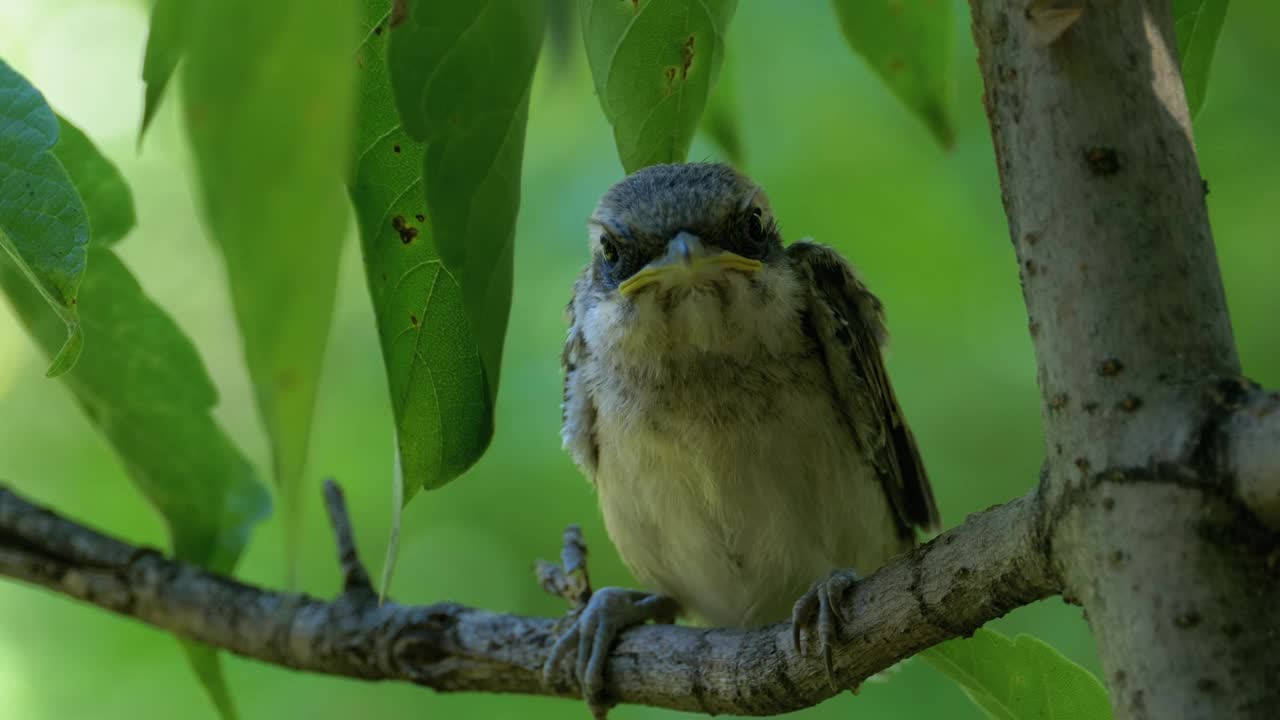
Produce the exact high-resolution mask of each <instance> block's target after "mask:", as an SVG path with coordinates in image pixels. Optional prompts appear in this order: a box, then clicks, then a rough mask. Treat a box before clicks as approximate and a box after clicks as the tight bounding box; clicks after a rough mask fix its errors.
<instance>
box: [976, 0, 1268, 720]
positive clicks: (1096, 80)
mask: <svg viewBox="0 0 1280 720" xmlns="http://www.w3.org/2000/svg"><path fill="white" fill-rule="evenodd" d="M1038 4H1039V5H1044V3H1038ZM970 6H971V7H972V10H973V34H974V39H975V41H976V43H977V46H978V51H979V66H980V68H981V70H982V75H983V81H984V84H985V88H986V95H985V103H986V107H987V114H988V119H989V121H990V125H991V133H992V139H993V141H994V144H995V150H996V162H997V166H998V169H999V172H1000V182H1001V186H1002V189H1003V196H1004V205H1005V212H1006V214H1007V215H1008V220H1009V230H1010V234H1011V236H1012V240H1013V244H1014V249H1015V250H1016V252H1017V257H1018V265H1019V272H1020V275H1021V280H1022V287H1023V295H1024V298H1025V300H1026V305H1027V312H1028V315H1029V319H1030V330H1031V334H1032V337H1033V341H1034V344H1035V350H1036V358H1037V361H1038V373H1037V374H1038V379H1039V383H1040V389H1041V397H1042V417H1043V421H1044V425H1045V445H1046V447H1047V448H1049V454H1048V458H1047V461H1046V463H1045V470H1046V473H1045V480H1044V482H1043V483H1042V484H1041V492H1042V493H1043V496H1044V499H1045V503H1046V504H1047V505H1048V506H1049V507H1052V508H1056V509H1055V510H1053V511H1051V513H1050V526H1049V528H1048V529H1047V532H1046V535H1047V540H1048V542H1049V543H1050V546H1051V550H1050V552H1051V556H1052V558H1053V563H1054V566H1055V567H1056V568H1059V570H1060V572H1061V576H1062V580H1063V585H1064V593H1065V594H1066V595H1068V596H1069V597H1071V598H1073V599H1076V601H1078V602H1079V603H1081V604H1082V605H1083V606H1084V608H1085V612H1086V614H1087V617H1088V619H1089V623H1090V626H1091V627H1092V629H1093V632H1094V635H1095V637H1096V638H1097V639H1098V650H1099V654H1100V656H1101V659H1102V663H1103V667H1104V669H1105V671H1106V678H1105V679H1106V682H1107V685H1108V688H1109V689H1110V691H1111V702H1112V706H1113V708H1114V709H1115V711H1116V717H1117V718H1119V719H1121V720H1124V719H1126V718H1135V719H1136V718H1165V717H1179V718H1206V719H1207V718H1224V717H1241V718H1245V717H1248V718H1259V719H1261V718H1271V717H1274V716H1275V712H1276V707H1280V685H1277V683H1276V681H1275V679H1276V678H1277V677H1280V654H1277V653H1276V652H1275V651H1274V646H1275V638H1276V637H1280V613H1277V612H1276V611H1275V598H1277V597H1280V574H1277V573H1276V571H1275V567H1276V562H1275V558H1276V555H1275V553H1276V548H1277V546H1278V545H1280V539H1278V538H1277V536H1276V535H1275V533H1273V532H1269V531H1268V530H1267V527H1266V525H1264V524H1263V522H1264V521H1266V522H1267V523H1268V524H1269V525H1270V526H1271V527H1272V528H1274V527H1276V523H1277V522H1280V520H1278V519H1277V514H1280V510H1278V509H1277V505H1278V504H1280V502H1278V500H1277V498H1278V497H1280V487H1277V486H1280V478H1278V477H1277V475H1278V474H1280V450H1277V447H1278V445H1277V443H1276V440H1277V436H1278V435H1280V420H1278V419H1276V415H1278V414H1280V413H1272V411H1271V410H1270V409H1268V408H1272V409H1273V408H1274V407H1275V401H1274V398H1273V399H1272V400H1270V401H1268V400H1265V399H1264V398H1262V397H1261V394H1260V393H1258V392H1257V390H1256V388H1255V387H1254V386H1253V385H1252V384H1251V383H1249V382H1248V381H1245V380H1243V379H1242V378H1240V377H1239V376H1240V363H1239V359H1238V358H1237V355H1236V349H1235V341H1234V338H1233V337H1232V332H1231V321H1230V317H1229V315H1228V312H1227V305H1226V300H1225V294H1224V292H1223V287H1222V280H1221V277H1220V276H1219V272H1218V264H1217V259H1216V257H1215V254H1214V247H1213V238H1212V235H1211V233H1210V230H1209V220H1208V212H1207V209H1206V206H1205V201H1204V185H1203V181H1202V179H1201V177H1200V171H1199V167H1198V164H1197V160H1196V151H1195V145H1194V141H1193V139H1192V128H1191V118H1190V116H1189V113H1188V110H1187V104H1186V99H1185V96H1184V92H1183V85H1182V78H1181V75H1180V72H1179V68H1178V56H1177V41H1176V38H1175V36H1174V32H1173V15H1172V12H1171V7H1170V3H1169V0H1130V1H1128V2H1113V1H1111V0H1079V1H1078V2H1074V3H1072V6H1073V7H1078V8H1080V12H1079V13H1078V14H1077V18H1076V19H1075V20H1074V21H1073V23H1072V24H1070V25H1069V27H1067V28H1066V29H1063V30H1061V32H1060V34H1059V35H1057V36H1055V37H1054V38H1053V39H1051V40H1050V41H1049V42H1048V43H1044V42H1037V37H1038V35H1037V32H1036V29H1035V28H1034V27H1032V23H1033V21H1034V18H1033V17H1032V15H1031V14H1028V13H1027V12H1024V11H1023V8H1026V7H1027V4H1026V3H1025V2H1017V3H1011V2H1009V1H1008V0H970ZM1245 407H1248V408H1251V409H1252V410H1254V411H1256V413H1255V414H1254V415H1250V413H1248V412H1244V411H1243V410H1242V408H1245ZM1268 417H1269V418H1270V419H1269V420H1268V419H1267V418H1268ZM1267 518H1269V520H1267Z"/></svg>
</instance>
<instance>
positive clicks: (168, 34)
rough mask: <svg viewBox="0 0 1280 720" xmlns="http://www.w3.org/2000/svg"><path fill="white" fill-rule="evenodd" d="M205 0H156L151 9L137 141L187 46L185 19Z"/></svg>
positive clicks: (153, 115)
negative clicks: (142, 102) (143, 97)
mask: <svg viewBox="0 0 1280 720" xmlns="http://www.w3.org/2000/svg"><path fill="white" fill-rule="evenodd" d="M198 2H203V0H157V2H156V4H155V7H153V8H152V9H151V29H150V31H149V32H148V33H147V50H146V53H145V55H143V58H142V81H143V82H144V83H146V84H147V91H146V98H145V100H144V104H143V106H142V127H140V128H139V129H138V141H139V142H141V141H142V136H143V135H145V134H146V133H147V128H148V127H150V126H151V121H152V120H153V119H155V115H156V110H158V109H159V108H160V101H161V100H162V99H163V98H164V91H165V88H167V87H168V86H169V79H170V78H171V77H173V71H174V69H175V68H177V67H178V61H179V60H181V59H182V53H183V51H184V50H185V49H186V23H187V20H188V18H189V16H190V13H191V11H192V8H194V7H196V3H198Z"/></svg>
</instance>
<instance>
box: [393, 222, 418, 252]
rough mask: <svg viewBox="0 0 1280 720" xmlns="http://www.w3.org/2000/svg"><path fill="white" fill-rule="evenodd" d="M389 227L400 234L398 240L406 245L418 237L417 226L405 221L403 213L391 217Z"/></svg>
mask: <svg viewBox="0 0 1280 720" xmlns="http://www.w3.org/2000/svg"><path fill="white" fill-rule="evenodd" d="M391 227H392V229H394V230H395V231H396V232H397V233H398V234H399V235H400V242H402V243H404V244H405V245H408V244H409V243H411V242H413V239H414V238H416V237H418V228H416V227H414V226H412V225H410V224H408V223H406V222H405V221H404V216H403V215H397V216H395V217H393V218H391Z"/></svg>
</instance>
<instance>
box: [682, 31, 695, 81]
mask: <svg viewBox="0 0 1280 720" xmlns="http://www.w3.org/2000/svg"><path fill="white" fill-rule="evenodd" d="M694 41H695V38H694V36H692V35H690V36H689V38H688V39H687V40H685V41H684V50H683V51H682V53H683V55H684V67H683V68H681V70H680V79H681V80H686V79H688V77H689V66H691V65H693V44H694Z"/></svg>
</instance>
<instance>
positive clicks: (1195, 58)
mask: <svg viewBox="0 0 1280 720" xmlns="http://www.w3.org/2000/svg"><path fill="white" fill-rule="evenodd" d="M1226 19H1227V0H1173V23H1174V28H1175V29H1176V30H1177V33H1178V54H1179V55H1180V56H1181V58H1182V84H1183V85H1184V86H1186V89H1187V106H1188V107H1190V108H1191V117H1195V116H1196V115H1197V114H1198V113H1199V112H1200V108H1202V107H1204V98H1205V93H1206V91H1207V90H1208V88H1209V68H1210V66H1211V65H1212V64H1213V51H1214V48H1216V47H1217V45H1218V33H1220V32H1222V23H1223V22H1225V21H1226Z"/></svg>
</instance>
